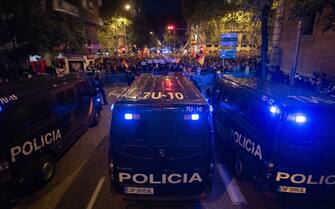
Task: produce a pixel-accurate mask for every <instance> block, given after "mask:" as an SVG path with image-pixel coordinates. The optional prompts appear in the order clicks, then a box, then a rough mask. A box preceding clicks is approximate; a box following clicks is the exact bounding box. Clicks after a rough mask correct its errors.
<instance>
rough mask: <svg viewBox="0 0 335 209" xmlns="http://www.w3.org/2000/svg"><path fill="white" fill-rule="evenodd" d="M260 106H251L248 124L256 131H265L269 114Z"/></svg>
mask: <svg viewBox="0 0 335 209" xmlns="http://www.w3.org/2000/svg"><path fill="white" fill-rule="evenodd" d="M262 107H263V106H262V105H258V106H255V105H252V106H251V109H250V116H249V123H250V124H251V125H252V126H253V127H254V128H255V129H256V130H257V131H262V130H265V129H266V128H267V127H268V125H269V122H270V114H269V113H268V111H267V109H265V108H262Z"/></svg>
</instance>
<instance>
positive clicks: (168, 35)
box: [163, 31, 174, 48]
mask: <svg viewBox="0 0 335 209" xmlns="http://www.w3.org/2000/svg"><path fill="white" fill-rule="evenodd" d="M163 39H164V45H166V46H170V47H172V48H173V45H174V36H173V32H172V31H165V32H164V34H163Z"/></svg>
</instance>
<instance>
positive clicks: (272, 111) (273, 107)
mask: <svg viewBox="0 0 335 209" xmlns="http://www.w3.org/2000/svg"><path fill="white" fill-rule="evenodd" d="M270 112H271V113H273V114H279V113H280V109H279V108H278V107H277V106H271V107H270Z"/></svg>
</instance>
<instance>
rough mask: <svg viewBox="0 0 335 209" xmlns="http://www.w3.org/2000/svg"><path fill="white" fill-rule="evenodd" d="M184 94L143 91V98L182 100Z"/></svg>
mask: <svg viewBox="0 0 335 209" xmlns="http://www.w3.org/2000/svg"><path fill="white" fill-rule="evenodd" d="M184 98H185V97H184V94H183V93H180V92H168V93H167V94H164V93H162V92H144V96H143V99H153V100H157V99H170V100H174V99H177V100H183V99H184Z"/></svg>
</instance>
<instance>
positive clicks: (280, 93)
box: [221, 75, 335, 107]
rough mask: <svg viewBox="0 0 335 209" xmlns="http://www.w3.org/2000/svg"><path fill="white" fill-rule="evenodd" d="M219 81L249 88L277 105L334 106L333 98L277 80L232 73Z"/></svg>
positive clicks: (334, 100) (334, 99)
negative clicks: (263, 79)
mask: <svg viewBox="0 0 335 209" xmlns="http://www.w3.org/2000/svg"><path fill="white" fill-rule="evenodd" d="M221 81H225V82H228V83H230V84H231V85H233V86H239V87H243V88H245V89H249V90H251V91H252V92H254V93H256V94H257V95H259V96H260V98H261V99H263V100H264V101H271V100H273V101H274V103H276V104H277V105H283V106H306V105H323V106H333V107H335V98H332V97H327V96H324V95H321V94H318V93H315V92H312V91H307V90H304V89H300V88H296V87H292V86H289V85H285V84H281V83H277V82H268V81H262V80H260V79H257V78H254V77H252V78H240V77H239V78H237V77H234V76H232V75H225V76H223V78H222V79H221Z"/></svg>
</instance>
